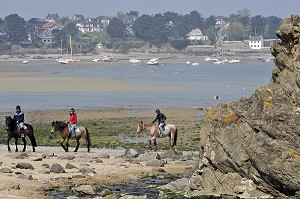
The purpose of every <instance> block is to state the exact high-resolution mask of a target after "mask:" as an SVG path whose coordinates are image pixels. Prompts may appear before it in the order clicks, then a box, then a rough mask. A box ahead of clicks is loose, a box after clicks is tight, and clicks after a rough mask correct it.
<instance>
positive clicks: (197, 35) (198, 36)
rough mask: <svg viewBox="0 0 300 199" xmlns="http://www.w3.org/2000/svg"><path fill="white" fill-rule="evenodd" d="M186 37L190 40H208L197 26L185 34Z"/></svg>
mask: <svg viewBox="0 0 300 199" xmlns="http://www.w3.org/2000/svg"><path fill="white" fill-rule="evenodd" d="M187 39H188V40H190V41H208V37H207V36H205V35H203V34H202V31H201V30H200V29H199V28H196V29H193V30H192V31H191V32H189V33H188V34H187Z"/></svg>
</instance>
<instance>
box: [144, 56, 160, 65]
mask: <svg viewBox="0 0 300 199" xmlns="http://www.w3.org/2000/svg"><path fill="white" fill-rule="evenodd" d="M158 64H159V61H158V59H157V58H152V59H150V60H149V61H148V62H147V65H158Z"/></svg>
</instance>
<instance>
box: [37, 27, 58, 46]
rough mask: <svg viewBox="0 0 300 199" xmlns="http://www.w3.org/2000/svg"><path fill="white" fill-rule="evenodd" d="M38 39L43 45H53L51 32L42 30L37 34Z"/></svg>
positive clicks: (53, 39)
mask: <svg viewBox="0 0 300 199" xmlns="http://www.w3.org/2000/svg"><path fill="white" fill-rule="evenodd" d="M38 37H39V38H40V39H41V40H42V41H43V42H44V43H45V44H53V43H55V37H54V35H53V34H52V31H51V30H44V31H41V32H40V33H39V34H38Z"/></svg>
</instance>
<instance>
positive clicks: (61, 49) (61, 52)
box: [60, 39, 62, 58]
mask: <svg viewBox="0 0 300 199" xmlns="http://www.w3.org/2000/svg"><path fill="white" fill-rule="evenodd" d="M60 58H62V39H60Z"/></svg>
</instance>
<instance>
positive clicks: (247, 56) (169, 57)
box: [0, 52, 273, 63]
mask: <svg viewBox="0 0 300 199" xmlns="http://www.w3.org/2000/svg"><path fill="white" fill-rule="evenodd" d="M104 56H110V57H113V58H114V59H116V60H117V61H118V62H126V63H128V61H129V59H131V58H136V59H139V60H144V61H148V60H149V59H151V58H159V59H160V60H161V61H163V62H165V63H174V62H183V63H184V62H186V61H203V62H204V59H205V57H214V58H219V59H233V58H235V55H234V54H232V53H223V54H219V55H217V54H213V55H211V56H207V55H188V54H183V53H176V54H173V53H151V54H150V53H149V54H147V53H128V54H121V53H109V52H106V53H100V54H87V55H82V54H74V55H73V59H79V60H81V61H91V60H93V59H102V58H103V57H104ZM60 57H61V55H60V54H45V55H41V54H26V55H18V54H15V55H0V61H23V60H28V61H33V60H54V61H55V60H56V59H58V58H60ZM261 57H265V58H270V57H273V56H272V55H271V53H266V52H253V53H239V54H238V58H239V59H241V60H256V59H257V58H261ZM68 58H70V57H68ZM100 62H101V63H104V62H103V61H101V60H100V61H99V63H100Z"/></svg>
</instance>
